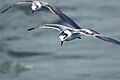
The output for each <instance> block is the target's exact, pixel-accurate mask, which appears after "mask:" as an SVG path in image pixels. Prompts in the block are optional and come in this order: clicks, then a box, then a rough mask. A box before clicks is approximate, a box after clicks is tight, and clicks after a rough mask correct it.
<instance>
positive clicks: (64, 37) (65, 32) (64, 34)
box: [28, 24, 120, 46]
mask: <svg viewBox="0 0 120 80" xmlns="http://www.w3.org/2000/svg"><path fill="white" fill-rule="evenodd" d="M36 28H52V29H56V30H58V31H59V32H60V33H59V39H60V40H61V46H62V45H63V42H64V41H71V40H74V39H81V36H82V35H86V36H92V37H95V38H98V39H101V40H104V41H107V42H110V43H113V44H116V45H120V42H119V41H117V40H115V39H112V38H110V37H105V36H103V35H102V34H100V33H98V32H96V31H95V30H92V29H83V28H81V29H74V28H70V27H67V26H64V25H60V24H43V25H39V26H37V27H33V28H30V29H28V31H31V30H34V29H36Z"/></svg>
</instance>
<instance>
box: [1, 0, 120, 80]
mask: <svg viewBox="0 0 120 80" xmlns="http://www.w3.org/2000/svg"><path fill="white" fill-rule="evenodd" d="M16 1H17V0H11V1H9V0H6V1H4V0H0V8H1V9H4V7H7V5H10V4H12V3H14V2H16ZM45 1H46V2H49V3H52V4H55V5H57V6H58V7H59V8H60V9H61V10H62V11H63V12H64V13H65V14H67V15H68V16H69V17H71V18H72V19H73V20H74V21H75V22H76V23H78V25H80V26H81V27H83V28H91V29H94V30H96V31H98V32H100V33H102V34H103V35H106V36H110V37H112V38H115V39H118V40H120V1H119V0H59V1H57V0H45ZM0 11H2V10H0ZM45 23H60V24H63V25H68V26H70V25H69V24H67V23H65V22H63V21H62V20H61V19H60V18H59V17H57V16H55V15H54V14H53V13H51V12H49V11H47V10H41V11H37V12H35V13H34V14H31V13H30V10H27V8H26V9H23V8H22V9H18V8H12V9H10V10H9V11H7V12H6V13H4V14H0V65H1V66H0V69H2V71H1V70H0V71H1V72H0V80H120V46H117V45H114V44H111V43H107V42H104V41H102V40H98V39H95V38H91V37H84V36H83V37H82V39H81V40H79V39H78V40H74V41H71V42H65V43H64V45H63V46H62V47H61V46H60V40H59V39H58V32H57V31H56V30H51V29H41V30H40V29H37V30H34V31H31V32H28V31H27V29H28V28H31V27H33V26H37V25H39V24H45ZM6 63H7V64H6ZM14 63H15V65H14V66H13V64H14ZM8 65H9V66H8ZM6 66H7V67H8V68H6ZM28 67H29V68H28ZM27 68H28V69H27ZM26 69H27V70H26ZM2 72H3V73H4V74H3V73H2Z"/></svg>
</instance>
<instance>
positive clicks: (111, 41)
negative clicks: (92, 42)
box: [95, 35, 120, 45]
mask: <svg viewBox="0 0 120 80" xmlns="http://www.w3.org/2000/svg"><path fill="white" fill-rule="evenodd" d="M95 37H96V38H98V39H101V40H104V41H107V42H110V43H113V44H117V45H120V41H117V40H115V39H112V38H110V37H104V36H101V35H97V36H95Z"/></svg>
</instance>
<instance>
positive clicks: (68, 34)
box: [59, 30, 72, 46]
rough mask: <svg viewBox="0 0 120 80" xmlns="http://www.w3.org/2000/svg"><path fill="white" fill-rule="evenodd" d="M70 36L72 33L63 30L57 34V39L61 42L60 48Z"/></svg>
mask: <svg viewBox="0 0 120 80" xmlns="http://www.w3.org/2000/svg"><path fill="white" fill-rule="evenodd" d="M71 35H72V33H71V32H70V31H69V30H64V31H62V32H61V33H60V34H59V38H60V40H61V46H62V45H63V42H64V41H65V40H66V39H67V38H68V37H70V36H71Z"/></svg>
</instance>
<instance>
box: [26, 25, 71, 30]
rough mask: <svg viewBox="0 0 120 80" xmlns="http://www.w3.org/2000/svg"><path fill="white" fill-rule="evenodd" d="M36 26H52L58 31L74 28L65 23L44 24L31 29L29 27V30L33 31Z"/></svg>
mask: <svg viewBox="0 0 120 80" xmlns="http://www.w3.org/2000/svg"><path fill="white" fill-rule="evenodd" d="M36 28H52V29H56V30H58V31H63V30H66V29H69V30H72V28H69V27H67V26H63V25H59V24H43V25H39V26H37V27H33V28H30V29H28V31H31V30H33V29H36Z"/></svg>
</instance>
